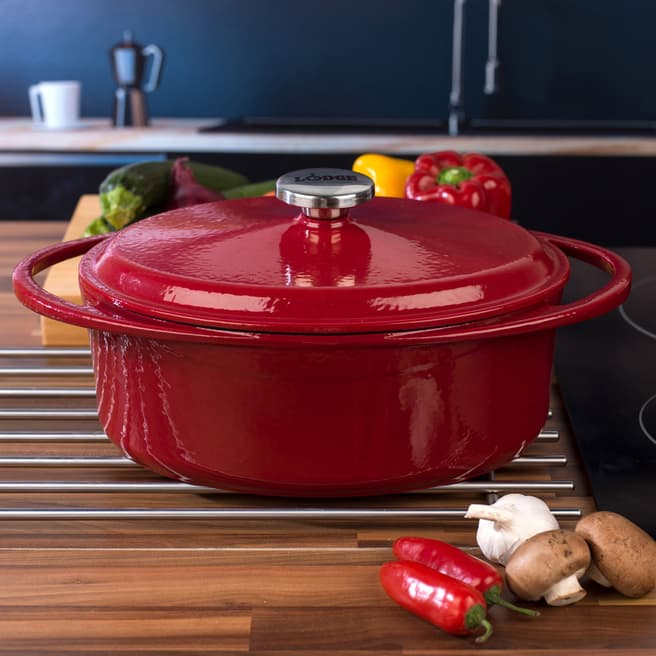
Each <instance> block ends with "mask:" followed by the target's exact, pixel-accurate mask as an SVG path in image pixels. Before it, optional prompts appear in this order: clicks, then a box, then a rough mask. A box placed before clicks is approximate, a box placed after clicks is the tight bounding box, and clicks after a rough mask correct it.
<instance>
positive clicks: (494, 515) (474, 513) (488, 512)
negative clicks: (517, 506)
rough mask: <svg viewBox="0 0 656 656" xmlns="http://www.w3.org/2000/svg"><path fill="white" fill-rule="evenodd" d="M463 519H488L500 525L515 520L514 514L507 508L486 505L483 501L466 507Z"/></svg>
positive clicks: (505, 524)
mask: <svg viewBox="0 0 656 656" xmlns="http://www.w3.org/2000/svg"><path fill="white" fill-rule="evenodd" d="M465 519H489V520H490V521H491V522H496V523H497V524H501V525H502V526H507V525H509V524H511V523H512V522H513V521H515V515H514V514H513V513H512V512H510V511H509V510H504V509H503V508H495V507H494V506H487V505H485V504H484V503H472V504H471V505H470V506H469V508H467V513H466V514H465Z"/></svg>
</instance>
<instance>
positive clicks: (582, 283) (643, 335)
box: [555, 248, 656, 537]
mask: <svg viewBox="0 0 656 656" xmlns="http://www.w3.org/2000/svg"><path fill="white" fill-rule="evenodd" d="M614 250H616V252H618V253H620V254H621V255H623V256H624V257H625V258H626V259H627V260H628V261H629V262H630V264H631V265H632V268H633V286H632V290H631V294H630V295H629V298H628V299H627V301H626V302H625V303H624V305H623V306H622V307H620V308H619V309H618V310H615V311H613V312H611V313H610V314H607V315H605V316H603V317H599V318H598V319H593V320H591V321H587V322H583V323H581V324H578V325H576V326H571V327H568V328H562V329H559V331H558V336H557V340H556V360H555V366H556V375H557V377H558V381H559V383H560V387H561V392H562V395H563V400H564V403H565V407H566V408H567V412H568V414H569V418H570V422H571V425H572V430H573V432H574V438H575V440H576V443H577V446H578V447H579V451H580V453H581V457H582V459H583V463H584V466H585V469H586V471H587V474H588V478H589V480H590V484H591V486H592V493H593V496H594V499H595V501H596V503H597V506H598V508H599V509H600V510H612V511H615V512H618V513H621V514H622V515H625V516H627V517H628V518H629V519H631V520H633V521H634V522H635V523H636V524H638V525H639V526H641V527H642V528H644V529H645V530H646V531H648V532H649V533H651V534H652V535H653V536H654V537H656V504H655V502H656V249H654V248H618V249H614ZM606 279H607V277H606V276H604V275H603V274H601V273H600V272H598V271H597V270H596V269H593V268H592V267H590V266H588V265H584V264H580V263H578V262H574V263H573V264H572V278H571V281H570V282H569V283H568V286H567V298H574V297H576V296H578V295H581V294H585V293H587V292H589V291H590V290H591V289H594V288H595V286H600V285H602V284H603V283H604V280H606ZM566 300H567V299H566Z"/></svg>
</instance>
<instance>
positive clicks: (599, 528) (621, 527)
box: [575, 510, 656, 597]
mask: <svg viewBox="0 0 656 656" xmlns="http://www.w3.org/2000/svg"><path fill="white" fill-rule="evenodd" d="M575 530H576V533H577V534H578V535H580V536H581V537H582V538H584V539H585V541H586V542H587V543H588V545H589V547H590V551H591V553H592V560H593V562H594V564H595V565H596V566H597V569H598V570H599V571H600V572H601V573H602V574H603V575H604V576H605V577H606V579H608V582H609V583H610V584H611V585H612V586H613V588H615V589H616V590H617V591H618V592H620V593H621V594H623V595H625V596H627V597H642V596H644V595H646V594H647V593H648V592H650V591H651V590H653V589H654V587H656V541H654V539H653V538H652V537H651V536H650V535H649V534H648V533H646V532H645V531H643V530H642V529H641V528H640V527H639V526H637V525H636V524H634V523H633V522H632V521H631V520H630V519H627V518H626V517H624V516H622V515H619V514H618V513H614V512H609V511H605V510H603V511H599V512H594V513H591V514H590V515H586V516H585V517H583V518H582V519H580V520H579V521H578V523H577V524H576V529H575Z"/></svg>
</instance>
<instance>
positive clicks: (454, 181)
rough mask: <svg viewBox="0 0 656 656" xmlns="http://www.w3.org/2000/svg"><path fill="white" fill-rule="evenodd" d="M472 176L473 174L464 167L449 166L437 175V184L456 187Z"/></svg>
mask: <svg viewBox="0 0 656 656" xmlns="http://www.w3.org/2000/svg"><path fill="white" fill-rule="evenodd" d="M473 176H474V174H473V173H472V172H471V171H470V170H469V169H468V168H467V167H466V166H450V167H449V168H446V169H442V170H441V171H440V172H439V173H438V174H437V184H447V185H454V186H456V185H458V184H460V183H461V182H464V181H465V180H469V178H471V177H473Z"/></svg>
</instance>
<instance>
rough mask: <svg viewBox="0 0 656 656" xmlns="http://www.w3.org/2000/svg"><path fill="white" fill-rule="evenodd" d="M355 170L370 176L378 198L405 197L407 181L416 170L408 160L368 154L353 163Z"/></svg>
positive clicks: (413, 164)
mask: <svg viewBox="0 0 656 656" xmlns="http://www.w3.org/2000/svg"><path fill="white" fill-rule="evenodd" d="M353 170H354V171H355V172H356V173H362V174H364V175H367V176H369V177H370V178H371V179H372V180H373V181H374V185H375V187H376V196H391V197H393V198H404V197H405V181H406V180H407V179H408V177H409V176H410V175H411V174H412V173H413V172H414V170H415V163H414V162H413V161H410V160H408V159H399V158H398V157H389V156H388V155H378V154H376V153H366V154H364V155H360V157H358V158H357V159H356V160H355V162H353Z"/></svg>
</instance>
